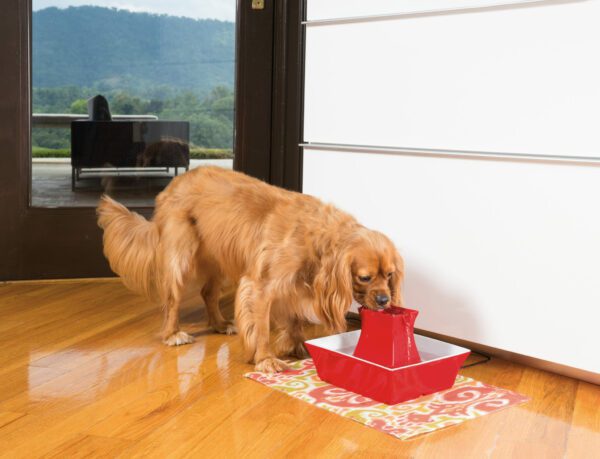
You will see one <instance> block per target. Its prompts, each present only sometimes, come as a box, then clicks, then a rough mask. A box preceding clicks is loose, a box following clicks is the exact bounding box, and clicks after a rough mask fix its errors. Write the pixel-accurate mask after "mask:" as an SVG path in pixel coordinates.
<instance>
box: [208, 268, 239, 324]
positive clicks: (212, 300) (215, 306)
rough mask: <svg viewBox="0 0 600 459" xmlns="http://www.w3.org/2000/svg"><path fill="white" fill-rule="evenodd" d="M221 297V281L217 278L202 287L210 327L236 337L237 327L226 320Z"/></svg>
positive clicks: (211, 279)
mask: <svg viewBox="0 0 600 459" xmlns="http://www.w3.org/2000/svg"><path fill="white" fill-rule="evenodd" d="M220 297H221V281H220V280H219V278H217V277H212V278H210V279H209V280H208V281H207V282H206V283H205V284H204V286H203V287H202V298H204V303H205V304H206V313H207V315H208V325H209V326H210V327H212V328H213V329H214V330H215V331H216V332H217V333H224V334H226V335H234V334H235V333H236V329H235V325H233V323H232V322H230V321H228V320H225V318H224V317H223V314H221V308H220V307H219V298H220Z"/></svg>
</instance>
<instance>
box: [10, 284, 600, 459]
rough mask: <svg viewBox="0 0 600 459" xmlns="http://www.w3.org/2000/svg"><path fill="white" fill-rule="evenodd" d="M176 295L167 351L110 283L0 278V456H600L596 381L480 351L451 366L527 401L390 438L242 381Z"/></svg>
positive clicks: (130, 297)
mask: <svg viewBox="0 0 600 459" xmlns="http://www.w3.org/2000/svg"><path fill="white" fill-rule="evenodd" d="M185 303H186V304H185V307H184V310H183V328H184V330H186V331H191V332H192V333H193V334H194V335H195V337H196V342H195V343H194V344H192V345H188V346H183V347H178V348H169V347H166V346H164V345H163V344H161V342H160V339H159V337H158V331H159V327H160V323H161V315H160V312H159V310H158V309H157V307H156V306H154V305H152V304H150V303H148V302H147V301H145V300H144V299H142V298H140V297H138V296H136V295H134V294H132V293H130V292H128V291H127V290H126V289H125V288H124V287H123V286H122V285H121V284H120V282H118V281H117V280H111V279H107V280H96V281H94V280H86V281H70V282H57V283H47V282H44V283H31V282H29V283H5V284H0V457H8V458H18V457H23V458H37V457H49V458H54V457H56V458H70V457H160V458H166V457H168V458H178V457H203V458H204V457H219V458H223V457H269V458H271V457H311V458H312V457H346V456H357V457H417V458H461V459H462V458H471V457H472V458H481V457H489V458H521V457H522V458H527V459H537V458H563V457H567V458H600V386H595V385H592V384H589V383H583V382H579V381H576V380H574V379H570V378H567V377H564V376H558V375H554V374H551V373H547V372H543V371H540V370H536V369H533V368H528V367H525V366H522V365H517V364H513V363H510V362H507V361H503V360H500V359H492V361H491V362H489V363H486V364H483V365H479V366H474V367H471V368H467V369H464V370H462V373H463V374H465V375H467V376H470V377H473V378H475V379H478V380H481V381H484V382H487V383H490V384H494V385H498V386H501V387H504V388H508V389H512V390H515V391H517V392H520V393H523V394H526V395H528V396H530V397H531V401H530V402H529V403H526V404H524V405H521V406H517V407H513V408H509V409H506V410H504V411H500V412H497V413H494V414H492V415H489V416H484V417H482V418H479V419H476V420H472V421H468V422H466V423H464V424H462V425H459V426H456V427H451V428H448V429H445V430H441V431H438V432H436V433H433V434H430V435H427V436H424V437H420V438H417V439H415V440H412V441H406V442H402V441H399V440H397V439H394V438H392V437H390V436H387V435H384V434H382V433H380V432H377V431H374V430H372V429H369V428H366V427H364V426H362V425H359V424H357V423H354V422H352V421H349V420H347V419H344V418H341V417H339V416H336V415H334V414H331V413H328V412H325V411H323V410H320V409H318V408H315V407H313V406H311V405H308V404H306V403H303V402H301V401H299V400H296V399H293V398H291V397H288V396H286V395H284V394H281V393H278V392H275V391H273V390H271V389H268V388H267V387H265V386H262V385H260V384H258V383H255V382H253V381H249V380H246V379H245V378H243V377H242V375H243V373H245V372H247V371H249V370H251V369H252V367H251V366H250V365H248V364H246V363H244V362H243V360H242V357H241V346H240V343H239V341H238V338H237V337H235V336H223V335H217V334H213V333H212V332H211V331H210V330H209V329H208V328H207V327H206V319H205V315H204V309H203V307H202V306H201V300H200V298H199V297H198V296H196V295H194V292H190V294H189V295H188V297H187V300H186V302H185ZM224 306H225V309H227V310H228V312H229V313H230V315H231V297H229V298H226V299H225V301H224Z"/></svg>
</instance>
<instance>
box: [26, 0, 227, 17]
mask: <svg viewBox="0 0 600 459" xmlns="http://www.w3.org/2000/svg"><path fill="white" fill-rule="evenodd" d="M235 4H236V0H33V10H34V11H37V10H41V9H44V8H48V7H49V6H56V7H58V8H67V7H69V6H82V5H95V6H105V7H110V8H119V9H122V10H129V11H143V12H146V13H157V14H169V15H171V16H185V17H189V18H194V19H204V18H207V19H220V20H221V21H232V22H233V21H235Z"/></svg>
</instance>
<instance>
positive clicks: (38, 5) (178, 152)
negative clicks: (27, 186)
mask: <svg viewBox="0 0 600 459" xmlns="http://www.w3.org/2000/svg"><path fill="white" fill-rule="evenodd" d="M234 20H235V0H220V1H216V0H215V1H208V2H197V1H195V0H172V1H169V2H166V1H158V0H33V19H32V23H33V25H32V36H33V44H32V82H33V84H32V86H33V87H32V105H33V107H32V108H33V119H32V139H31V140H32V177H33V178H32V193H31V194H32V205H33V206H42V207H64V206H86V207H87V206H95V205H96V203H97V201H98V198H99V196H100V195H101V194H102V193H104V192H106V193H108V194H110V195H111V196H113V197H115V198H116V199H119V200H120V201H122V202H123V203H124V204H126V205H130V206H135V205H140V206H147V205H152V203H153V202H154V197H155V195H156V194H157V193H158V192H160V191H161V190H162V189H163V188H164V187H165V186H166V185H167V184H168V183H169V181H170V180H171V179H172V177H173V176H174V175H176V174H181V173H182V172H184V171H185V170H186V169H187V168H194V167H197V166H199V165H201V164H206V163H210V164H217V165H220V166H223V167H231V166H232V162H233V153H232V146H233V120H234V92H233V89H234V86H233V85H234V55H235V54H234V53H235V25H234V22H233V21H234Z"/></svg>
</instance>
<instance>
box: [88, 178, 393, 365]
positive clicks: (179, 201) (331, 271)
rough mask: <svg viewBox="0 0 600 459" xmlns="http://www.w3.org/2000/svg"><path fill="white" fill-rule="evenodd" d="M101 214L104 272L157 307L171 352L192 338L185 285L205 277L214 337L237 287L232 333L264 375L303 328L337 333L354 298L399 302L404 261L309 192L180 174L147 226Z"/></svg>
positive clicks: (103, 209) (106, 206)
mask: <svg viewBox="0 0 600 459" xmlns="http://www.w3.org/2000/svg"><path fill="white" fill-rule="evenodd" d="M98 216H99V218H98V223H99V225H100V226H101V227H102V228H103V229H104V253H105V255H106V257H107V258H108V260H109V261H110V265H111V268H112V269H113V270H114V271H115V272H116V273H117V274H119V275H120V276H121V277H122V279H123V281H124V283H125V284H126V285H127V286H128V287H129V288H131V289H133V290H135V291H138V292H140V293H143V294H145V295H147V296H148V297H151V298H157V299H159V300H160V301H161V303H162V304H163V305H164V310H165V321H164V326H163V332H162V333H163V340H164V342H165V343H167V344H169V345H179V344H185V343H189V342H191V341H193V339H192V337H191V336H189V335H188V334H186V333H185V332H182V331H181V330H180V329H179V324H178V308H179V302H180V300H181V295H182V289H183V286H184V283H185V282H186V280H190V279H192V278H200V279H201V280H200V282H201V283H202V285H203V287H202V295H203V297H204V299H205V302H206V307H207V313H208V318H209V323H210V325H211V326H212V327H213V328H214V329H215V330H216V331H218V332H221V333H233V332H235V328H234V327H233V324H231V323H228V322H226V321H225V319H224V318H223V316H222V315H221V312H220V310H219V305H218V301H219V296H220V292H221V286H222V283H223V282H224V280H225V279H229V280H230V281H232V282H233V283H235V284H237V286H238V288H237V293H236V303H235V319H236V325H237V329H238V330H239V333H240V335H241V337H242V339H243V342H244V345H245V349H246V351H247V354H248V355H247V357H248V359H249V360H250V361H253V362H255V364H256V368H257V370H260V371H280V370H283V369H285V368H286V365H285V363H284V362H282V361H281V360H279V359H277V357H278V356H283V355H294V356H298V357H301V356H303V355H304V354H305V351H304V348H303V345H302V343H303V341H304V326H305V325H306V324H308V323H322V324H323V325H325V326H326V328H327V329H328V330H329V331H330V332H331V333H339V332H342V331H344V330H345V328H346V321H345V314H346V312H347V311H348V308H349V307H350V304H351V302H352V299H353V298H354V299H355V300H356V301H358V302H359V303H361V304H362V305H364V306H366V307H369V308H377V307H388V306H389V305H390V304H391V303H394V304H401V301H402V300H401V296H400V284H401V281H402V276H403V263H402V259H401V257H400V255H399V254H398V252H397V250H396V248H395V247H394V245H393V244H392V242H391V241H390V240H389V239H388V238H387V237H386V236H384V235H383V234H381V233H379V232H376V231H372V230H369V229H367V228H365V227H363V226H362V225H360V224H359V223H358V222H357V221H356V220H355V219H354V218H353V217H352V216H350V215H348V214H347V213H345V212H342V211H340V210H338V209H336V208H335V207H334V206H331V205H327V204H323V203H322V202H321V201H319V200H318V199H316V198H314V197H312V196H308V195H303V194H300V193H294V192H290V191H286V190H283V189H280V188H277V187H274V186H271V185H267V184H266V183H263V182H261V181H259V180H257V179H254V178H251V177H248V176H246V175H244V174H241V173H239V172H233V171H229V170H225V169H220V168H216V167H201V168H197V169H195V170H192V171H190V172H188V173H186V174H183V175H181V176H179V177H175V178H174V179H173V181H172V182H171V183H170V184H169V186H168V187H167V188H166V189H165V190H164V191H163V192H162V193H160V194H159V195H158V197H157V198H156V208H155V213H154V216H153V218H152V220H151V221H147V220H146V219H145V218H143V217H141V216H140V215H138V214H136V213H132V212H130V211H128V210H127V209H126V208H125V207H123V206H122V205H121V204H119V203H117V202H115V201H114V200H112V199H110V198H109V197H107V196H105V197H103V199H102V201H101V202H100V205H99V206H98ZM378 303H379V304H378ZM271 327H274V328H275V330H276V331H277V336H276V339H275V341H274V343H273V346H270V344H269V335H270V333H269V332H270V330H271Z"/></svg>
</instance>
